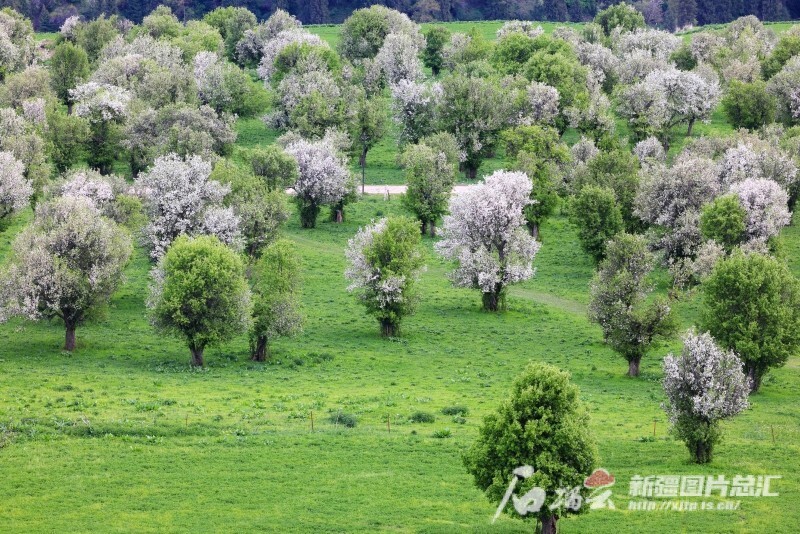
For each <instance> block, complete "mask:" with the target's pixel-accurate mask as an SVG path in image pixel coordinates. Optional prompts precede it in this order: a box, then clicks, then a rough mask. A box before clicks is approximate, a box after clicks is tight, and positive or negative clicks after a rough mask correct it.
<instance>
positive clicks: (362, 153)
mask: <svg viewBox="0 0 800 534" xmlns="http://www.w3.org/2000/svg"><path fill="white" fill-rule="evenodd" d="M352 114H353V116H352V117H351V120H350V139H352V140H353V149H354V150H357V151H358V164H359V166H361V192H362V193H363V192H364V188H365V186H366V183H367V178H366V168H367V152H369V151H370V149H371V148H372V147H374V146H375V145H376V144H378V142H379V141H380V140H381V138H382V137H383V135H384V134H385V133H386V108H385V107H384V104H383V100H382V99H380V98H377V97H374V98H368V97H367V96H366V95H365V94H364V93H360V94H359V95H358V97H357V99H356V102H355V105H354V109H353V112H352Z"/></svg>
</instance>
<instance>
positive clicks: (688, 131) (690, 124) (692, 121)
mask: <svg viewBox="0 0 800 534" xmlns="http://www.w3.org/2000/svg"><path fill="white" fill-rule="evenodd" d="M692 128H694V119H692V120H690V121H689V129H688V130H687V131H686V137H691V136H692Z"/></svg>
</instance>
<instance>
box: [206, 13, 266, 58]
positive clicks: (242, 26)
mask: <svg viewBox="0 0 800 534" xmlns="http://www.w3.org/2000/svg"><path fill="white" fill-rule="evenodd" d="M203 22H205V23H206V24H208V25H210V26H212V27H214V28H216V29H217V30H219V33H220V35H222V39H223V41H224V42H225V55H226V56H227V57H228V59H230V60H231V61H235V60H236V43H238V42H239V40H241V38H242V37H243V36H244V32H246V31H247V30H250V29H252V28H254V27H255V25H256V24H258V20H256V16H255V15H254V14H253V13H251V12H250V11H249V10H248V9H247V8H244V7H233V6H227V7H218V8H217V9H215V10H214V11H211V12H210V13H208V14H206V16H205V17H203Z"/></svg>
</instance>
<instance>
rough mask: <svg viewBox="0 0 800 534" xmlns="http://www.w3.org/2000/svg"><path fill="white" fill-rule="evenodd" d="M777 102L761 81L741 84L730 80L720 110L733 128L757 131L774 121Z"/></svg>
mask: <svg viewBox="0 0 800 534" xmlns="http://www.w3.org/2000/svg"><path fill="white" fill-rule="evenodd" d="M776 106H777V101H776V100H775V96H774V95H772V94H770V93H769V92H767V84H765V83H764V82H762V81H761V80H756V81H755V82H753V83H743V82H740V81H739V80H732V81H731V84H730V86H729V87H728V92H727V93H726V94H725V96H724V97H723V98H722V109H723V110H724V111H725V115H726V116H727V117H728V122H730V123H731V126H733V127H734V128H747V129H748V130H757V129H759V128H761V127H762V126H765V125H767V124H770V123H772V122H773V121H774V120H775V109H776Z"/></svg>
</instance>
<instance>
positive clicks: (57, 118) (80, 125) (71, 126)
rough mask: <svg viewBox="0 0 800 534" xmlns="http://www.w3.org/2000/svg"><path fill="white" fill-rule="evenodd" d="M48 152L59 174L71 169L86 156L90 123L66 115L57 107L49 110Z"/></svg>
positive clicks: (46, 134) (46, 136)
mask: <svg viewBox="0 0 800 534" xmlns="http://www.w3.org/2000/svg"><path fill="white" fill-rule="evenodd" d="M44 133H45V140H46V142H47V152H48V154H50V159H51V161H52V162H53V167H54V168H55V170H56V172H58V174H63V173H64V172H66V171H68V170H69V169H71V168H72V167H73V166H74V165H76V164H77V163H78V162H79V161H81V160H82V159H83V158H84V156H85V154H86V148H85V146H86V141H87V139H88V138H89V123H88V121H87V120H86V119H83V118H81V117H76V116H75V115H65V114H64V113H63V112H62V111H61V110H60V109H58V108H57V107H56V106H50V107H49V108H48V109H47V130H45V132H44Z"/></svg>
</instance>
